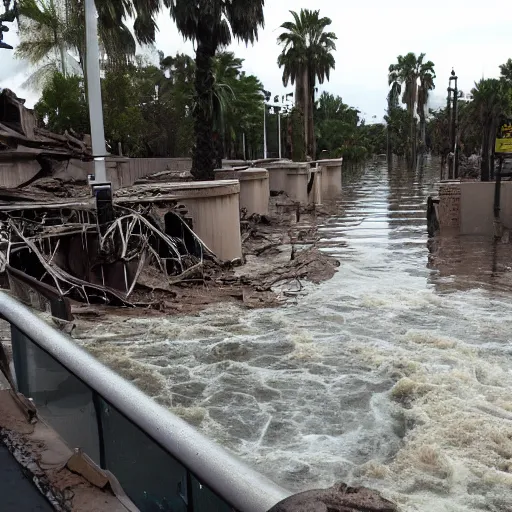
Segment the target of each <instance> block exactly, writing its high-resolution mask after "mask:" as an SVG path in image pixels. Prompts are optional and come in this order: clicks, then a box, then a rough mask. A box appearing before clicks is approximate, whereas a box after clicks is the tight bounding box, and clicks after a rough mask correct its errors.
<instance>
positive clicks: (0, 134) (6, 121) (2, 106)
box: [0, 89, 92, 160]
mask: <svg viewBox="0 0 512 512" xmlns="http://www.w3.org/2000/svg"><path fill="white" fill-rule="evenodd" d="M24 104H25V100H24V99H21V98H18V97H17V96H16V94H15V93H14V92H12V91H11V90H10V89H2V91H1V92H0V152H2V155H1V156H2V159H3V160H4V159H5V157H6V156H7V155H9V156H11V157H17V156H18V157H19V156H20V154H27V153H28V154H31V155H32V156H33V157H37V156H48V157H55V158H57V159H60V158H63V157H64V158H71V157H73V158H84V157H86V158H89V159H90V158H91V156H92V153H91V148H90V144H86V142H84V141H82V140H80V138H79V135H78V134H77V133H75V132H74V131H73V130H69V131H66V132H65V134H64V135H58V134H56V133H52V132H49V131H48V130H45V129H43V128H39V127H38V126H36V119H35V116H34V113H33V111H31V110H29V109H27V108H26V107H25V106H24Z"/></svg>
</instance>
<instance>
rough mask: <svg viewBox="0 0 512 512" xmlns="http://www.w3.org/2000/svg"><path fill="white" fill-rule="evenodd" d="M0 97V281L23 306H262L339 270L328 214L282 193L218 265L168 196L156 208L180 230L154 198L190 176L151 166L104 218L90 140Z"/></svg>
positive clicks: (64, 309) (246, 221)
mask: <svg viewBox="0 0 512 512" xmlns="http://www.w3.org/2000/svg"><path fill="white" fill-rule="evenodd" d="M0 105H1V106H2V109H0V167H2V166H3V167H4V170H7V171H10V172H5V173H3V176H4V177H3V178H2V177H1V176H0V279H2V276H7V278H8V284H9V285H10V287H11V289H13V290H14V291H15V293H16V295H17V296H18V297H19V298H22V299H23V300H25V302H30V303H31V305H33V306H36V305H38V306H41V307H42V306H44V305H45V307H46V309H48V304H47V302H50V303H51V304H52V303H53V304H54V306H55V304H57V306H58V308H60V309H59V311H60V313H59V315H57V316H62V317H63V318H65V319H66V320H71V318H72V313H73V312H75V314H82V315H91V314H97V306H98V305H99V306H102V307H103V306H114V307H123V308H133V307H139V308H140V307H144V308H146V309H148V310H150V311H154V312H159V313H161V312H162V311H166V312H170V313H181V312H187V313H190V312H194V311H197V310H198V309H201V308H203V307H205V306H206V305H208V304H210V303H212V302H219V301H237V302H240V303H242V304H244V305H245V306H247V307H267V306H274V305H277V304H280V303H281V302H282V301H283V300H286V299H287V298H289V297H290V296H295V295H296V294H298V293H300V292H301V291H302V289H303V284H302V282H303V280H309V281H312V282H320V281H322V280H325V279H329V278H330V277H332V275H333V274H334V272H335V268H336V266H337V265H338V262H337V260H335V259H333V258H330V257H329V256H327V255H325V254H323V253H321V252H320V251H319V250H318V249H317V248H316V242H317V236H316V217H317V216H322V215H324V214H326V213H330V212H326V211H322V210H320V209H307V208H306V209H304V208H302V209H301V208H300V207H299V205H298V204H297V203H294V202H293V201H290V200H289V199H288V198H287V197H286V196H283V195H281V196H274V197H272V198H271V203H272V215H271V216H268V217H267V216H263V217H261V216H252V217H250V218H248V217H247V213H246V212H244V211H242V212H241V227H242V246H243V254H244V258H243V260H244V261H243V263H245V264H244V265H242V266H241V263H242V261H239V260H236V261H230V262H229V261H228V262H221V261H219V260H218V259H217V258H216V256H215V255H214V254H213V253H212V252H211V251H210V250H209V249H208V248H207V247H206V245H205V244H204V243H203V242H202V241H201V240H200V238H199V237H198V236H197V235H196V234H195V233H194V231H193V229H192V227H191V222H190V219H189V218H188V216H187V212H186V210H185V209H184V208H183V207H182V206H181V205H180V204H179V203H178V201H177V200H176V201H175V200H173V198H170V199H169V200H166V201H164V202H163V203H162V202H161V204H160V209H162V208H164V209H165V212H166V213H169V212H170V213H171V215H173V219H174V221H175V223H177V225H178V226H179V228H178V229H177V230H174V231H173V233H175V232H178V233H181V235H179V236H170V235H168V234H167V233H166V226H165V225H164V222H163V221H162V215H160V213H161V211H160V212H157V211H156V210H157V208H156V207H155V206H153V205H152V203H151V198H152V197H158V198H159V199H162V197H160V196H162V195H165V194H164V192H162V193H160V192H159V185H158V182H162V183H165V182H169V181H187V180H189V178H190V175H189V173H188V172H172V171H165V172H160V173H156V174H155V175H153V176H148V177H146V178H143V179H140V180H138V181H136V186H132V187H129V188H124V189H120V190H118V191H117V192H116V199H115V203H114V204H115V205H114V219H113V221H112V222H109V223H107V224H105V225H102V226H99V225H98V218H97V214H96V206H95V203H94V200H93V198H92V197H91V192H90V187H89V186H88V184H87V182H86V181H85V180H84V179H83V176H84V175H85V174H84V169H83V168H82V167H81V165H82V164H81V162H85V163H87V162H88V161H90V160H91V159H92V156H91V148H90V141H89V140H88V139H90V137H88V136H85V137H84V138H83V140H82V139H81V138H80V136H79V135H78V134H76V133H74V132H73V131H71V130H70V131H69V132H66V133H65V134H64V135H58V134H53V133H50V132H48V131H47V130H44V129H41V128H38V127H37V125H36V120H35V117H34V114H33V112H32V111H30V110H29V109H27V108H26V107H25V106H24V100H22V99H20V98H18V97H17V96H16V95H15V94H14V93H13V92H12V91H10V90H8V89H4V90H2V91H1V92H0ZM17 165H18V167H16V166H17ZM6 166H7V167H6ZM9 166H10V167H9ZM18 171H20V172H18ZM6 176H7V178H6ZM2 180H3V181H2ZM9 180H11V181H9ZM131 198H135V200H134V201H132V200H131ZM174 221H173V222H174ZM6 284H7V283H6V282H5V279H3V282H2V285H3V286H5V285H6ZM35 303H37V304H35ZM84 305H85V306H84ZM94 312H96V313H94ZM126 314H129V313H126ZM61 327H62V326H61ZM64 327H65V328H69V326H67V325H64Z"/></svg>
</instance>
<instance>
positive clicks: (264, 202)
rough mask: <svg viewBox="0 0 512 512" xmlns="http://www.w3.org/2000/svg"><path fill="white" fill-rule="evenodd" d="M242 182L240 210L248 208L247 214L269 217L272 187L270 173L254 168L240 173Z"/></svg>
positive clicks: (239, 176) (239, 177)
mask: <svg viewBox="0 0 512 512" xmlns="http://www.w3.org/2000/svg"><path fill="white" fill-rule="evenodd" d="M238 179H239V181H240V208H246V209H247V214H248V215H251V214H253V213H258V214H260V215H268V202H269V199H270V187H269V180H268V171H267V170H266V169H258V168H252V169H247V170H246V171H239V172H238Z"/></svg>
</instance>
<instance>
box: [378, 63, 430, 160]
mask: <svg viewBox="0 0 512 512" xmlns="http://www.w3.org/2000/svg"><path fill="white" fill-rule="evenodd" d="M424 58H425V54H424V53H421V54H420V55H419V56H418V57H416V55H415V54H414V53H408V54H407V55H405V56H402V55H399V56H398V58H397V62H396V63H395V64H391V65H390V66H389V74H388V83H389V85H390V92H389V96H388V115H390V112H391V110H393V109H396V108H397V107H398V99H399V97H400V95H402V103H404V104H405V105H406V107H407V113H408V116H409V130H408V135H407V145H406V156H407V159H408V161H409V164H410V165H411V166H413V165H415V164H416V151H417V139H418V134H417V126H416V117H415V114H416V113H417V114H418V116H419V118H420V149H421V151H422V152H424V151H425V150H426V136H425V133H426V128H425V127H426V116H425V108H426V105H427V101H428V96H429V92H430V91H431V90H432V89H434V79H435V77H436V75H435V71H434V63H433V62H432V61H427V62H424ZM402 91H403V93H402ZM415 106H416V112H415ZM391 147H392V148H393V152H395V154H397V150H396V149H395V148H394V147H393V146H391Z"/></svg>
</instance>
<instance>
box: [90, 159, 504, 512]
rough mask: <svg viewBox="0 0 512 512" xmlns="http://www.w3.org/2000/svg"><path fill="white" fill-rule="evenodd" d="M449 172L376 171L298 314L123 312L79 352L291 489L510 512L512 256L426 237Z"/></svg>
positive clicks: (406, 504) (326, 242) (330, 225)
mask: <svg viewBox="0 0 512 512" xmlns="http://www.w3.org/2000/svg"><path fill="white" fill-rule="evenodd" d="M437 176H438V166H437V163H436V162H427V163H426V165H425V166H424V167H422V168H421V169H419V170H417V171H416V172H411V171H407V170H406V169H404V168H401V167H400V166H397V167H396V168H394V169H388V167H387V165H386V163H373V164H369V165H368V166H367V167H366V169H365V170H364V172H361V173H360V174H359V175H357V176H355V177H353V178H352V180H351V181H350V183H346V184H345V185H344V192H343V200H342V201H341V203H340V213H339V215H337V216H334V217H331V218H329V219H327V220H326V221H325V222H324V224H323V225H322V226H321V228H320V232H321V235H322V246H323V248H324V250H326V251H328V252H329V253H331V254H333V255H335V256H336V257H338V258H339V259H340V261H341V266H340V267H339V271H338V272H337V274H336V275H335V276H334V278H333V279H331V280H330V281H328V282H325V283H323V284H321V285H318V286H313V285H310V286H308V287H307V288H306V291H307V293H306V294H305V295H303V296H301V297H300V298H299V299H298V300H297V301H296V302H295V303H293V304H289V305H287V306H285V307H282V308H279V309H273V310H260V311H247V310H242V309H239V308H237V307H235V306H233V305H229V306H225V305H222V306H215V307H211V308H209V309H208V310H207V311H205V312H204V313H202V314H201V315H199V316H193V317H180V318H175V317H173V318H168V319H161V320H155V318H147V319H144V318H137V319H134V318H129V319H126V318H124V319H112V323H111V325H110V326H109V331H110V334H109V335H105V330H106V329H105V325H102V326H100V325H98V326H97V327H96V328H94V327H93V326H89V327H90V328H88V329H87V332H86V333H85V332H84V333H83V336H82V341H83V342H84V343H85V344H87V345H88V346H89V348H90V349H91V350H92V351H93V352H94V353H95V354H97V355H98V357H100V358H101V359H103V360H104V361H106V362H107V363H108V364H111V365H112V366H114V367H115V368H117V369H120V370H122V372H123V373H124V374H125V375H128V376H131V377H132V378H133V379H134V380H135V381H136V383H137V384H138V385H139V386H140V387H142V388H143V389H144V390H145V391H146V392H147V393H149V394H150V395H152V396H154V397H156V398H157V399H158V400H160V401H161V402H163V403H164V404H166V405H168V406H169V407H172V408H173V409H174V410H175V411H176V412H177V413H178V414H180V415H181V416H183V417H185V418H186V419H187V420H188V421H190V422H191V423H193V424H195V425H197V426H198V428H200V429H201V430H202V431H203V432H205V433H206V434H207V435H208V436H210V437H211V438H213V439H215V440H216V441H218V442H220V443H221V444H223V445H225V446H226V447H227V448H228V449H230V450H231V451H233V452H235V453H237V454H238V455H239V456H241V457H242V458H243V459H245V460H246V461H247V463H249V464H250V465H252V466H253V467H255V468H256V469H257V470H259V471H261V472H263V473H265V474H266V475H268V476H269V477H270V478H272V479H274V480H275V481H277V482H278V483H280V484H281V485H283V486H284V487H287V488H289V489H291V490H295V491H298V490H305V489H308V488H318V487H326V486H329V485H331V484H332V483H334V482H336V481H345V482H347V483H350V484H362V485H367V486H370V487H373V488H377V489H379V490H381V491H382V492H383V493H384V495H385V496H387V497H390V498H392V499H394V500H396V502H397V503H398V504H399V505H400V507H401V509H402V510H404V511H426V512H430V511H432V512H437V511H473V510H489V511H512V365H511V353H512V346H511V344H510V338H511V337H512V272H511V269H510V267H509V265H512V245H509V244H498V245H493V244H492V241H491V240H488V239H472V238H461V237H455V236H454V237H444V238H437V239H434V240H430V241H429V240H428V235H427V229H426V213H425V211H426V200H427V197H428V196H429V195H430V194H435V193H436V189H437V186H438V183H437V181H438V178H437Z"/></svg>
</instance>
